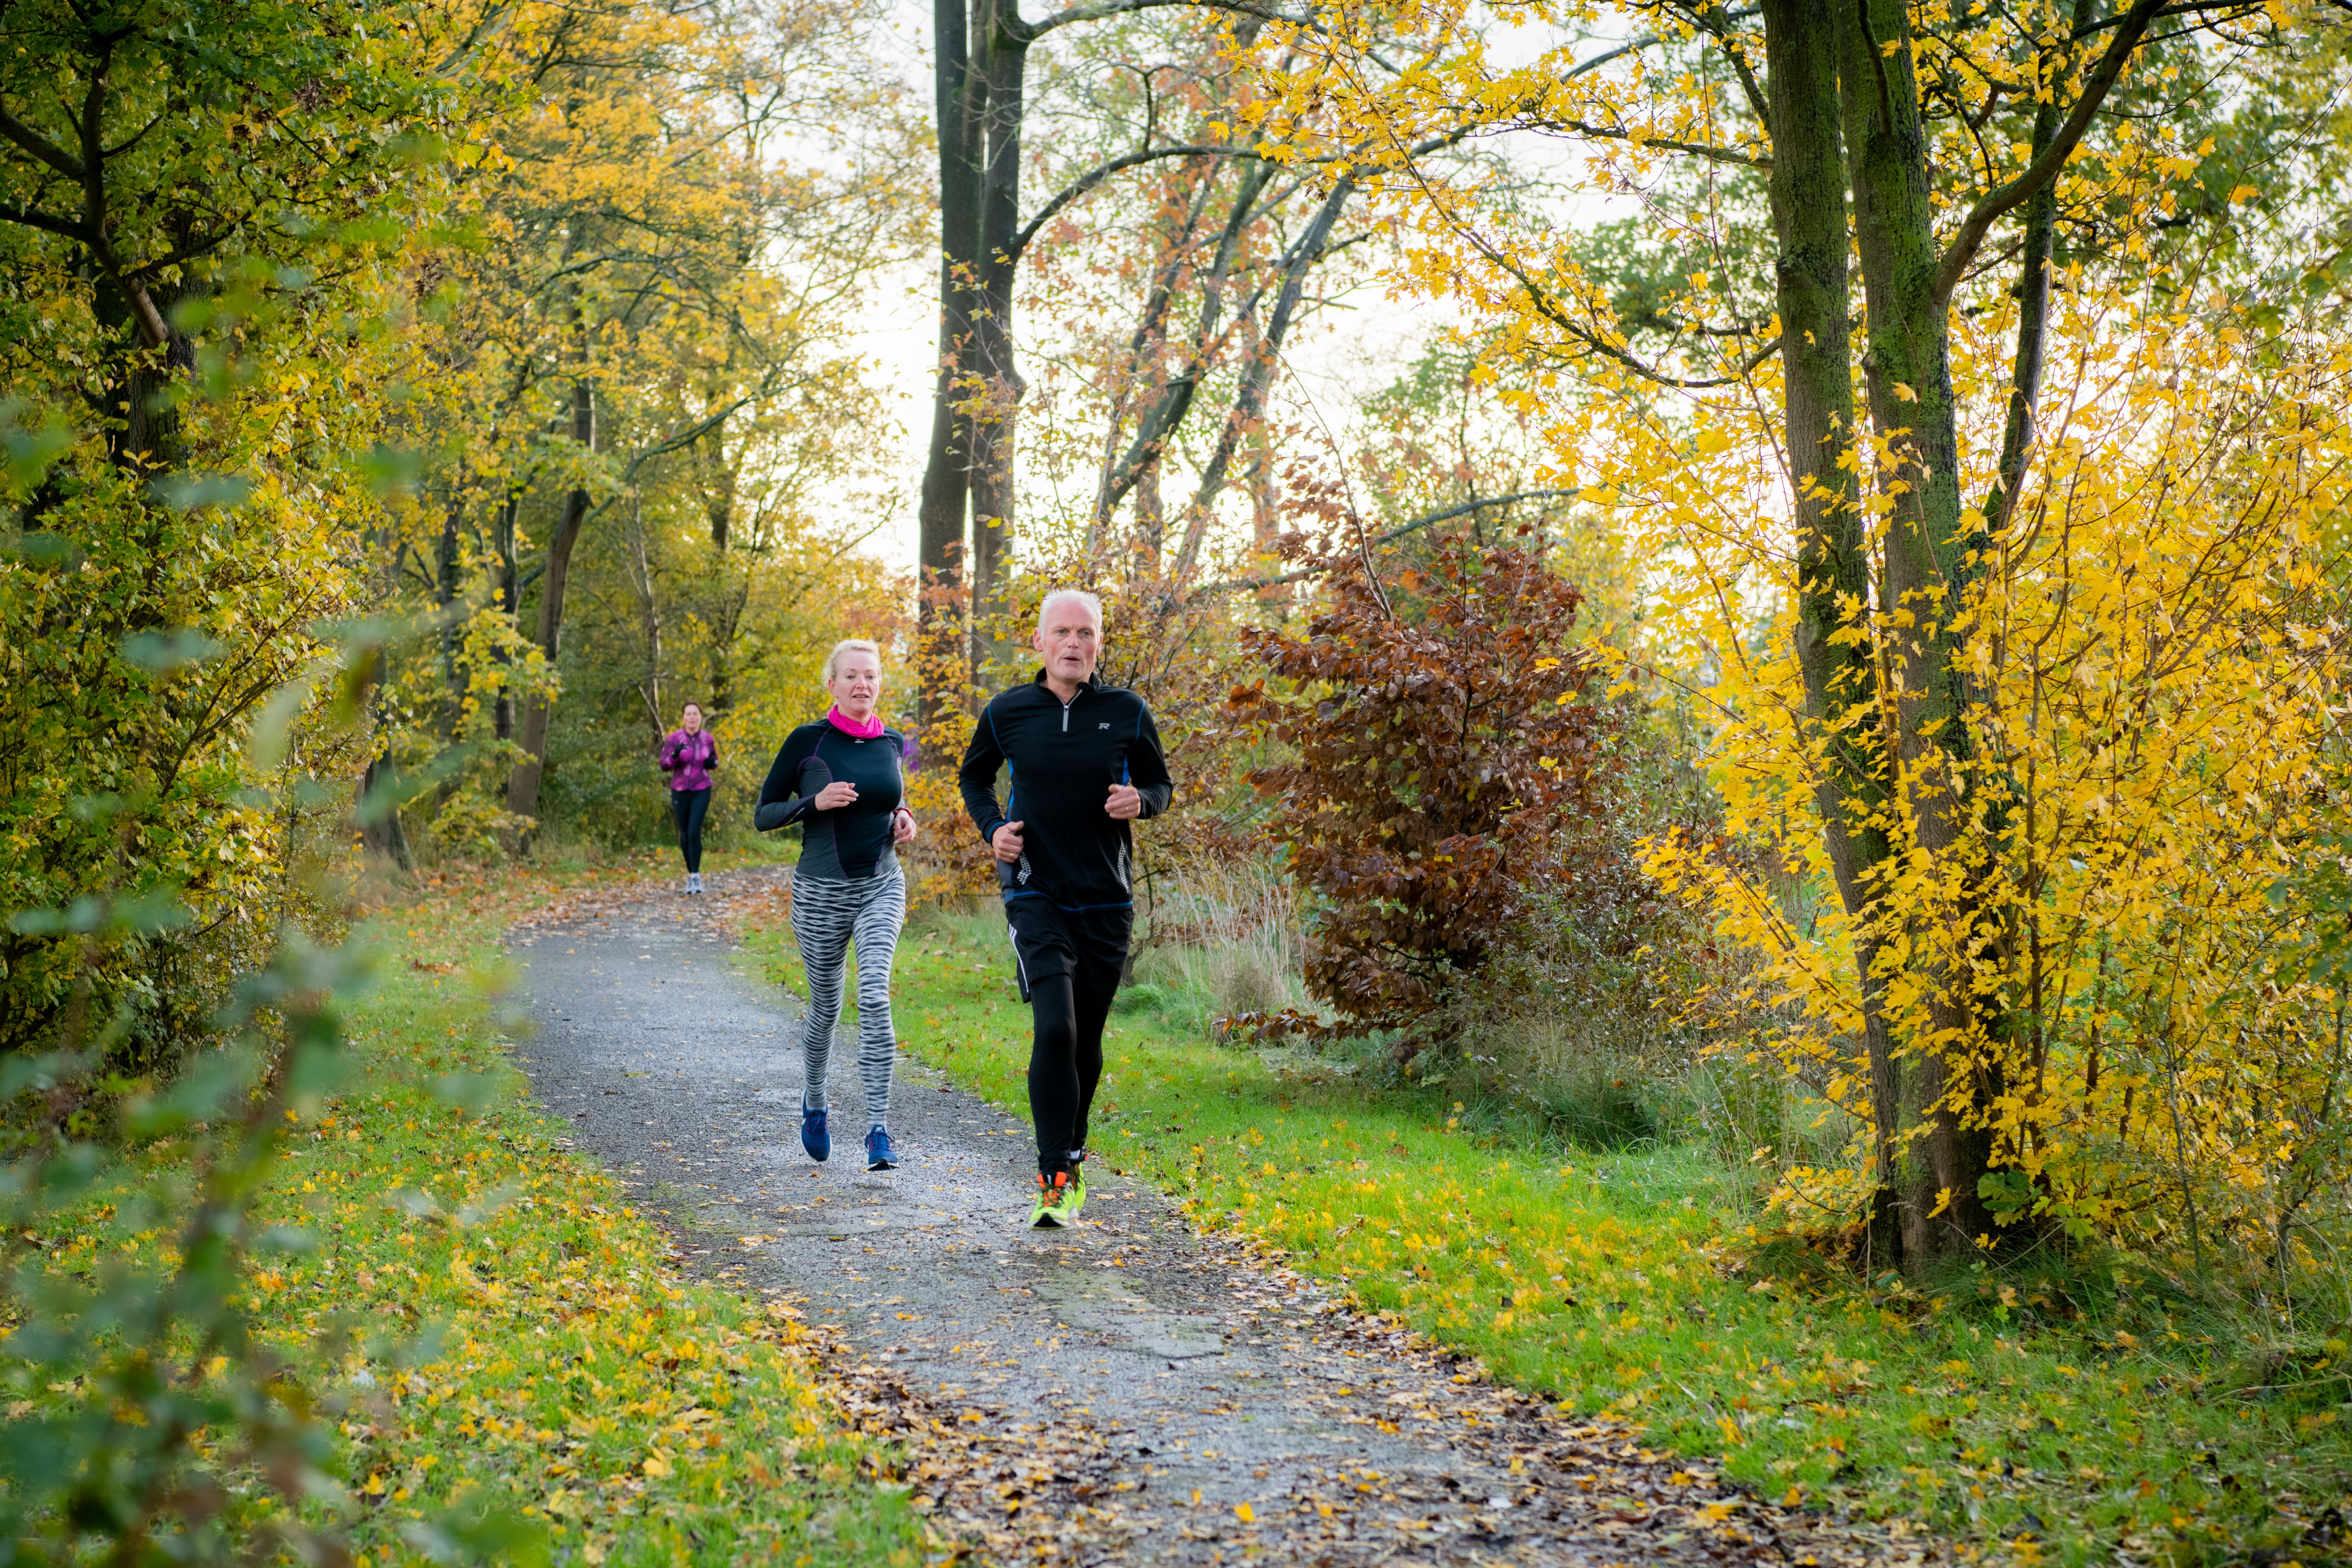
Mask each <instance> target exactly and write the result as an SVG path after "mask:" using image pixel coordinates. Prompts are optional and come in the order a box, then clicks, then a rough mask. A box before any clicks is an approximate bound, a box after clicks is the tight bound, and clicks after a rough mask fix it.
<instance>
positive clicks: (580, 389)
mask: <svg viewBox="0 0 2352 1568" xmlns="http://www.w3.org/2000/svg"><path fill="white" fill-rule="evenodd" d="M572 439H573V440H575V441H577V442H579V443H580V447H581V449H582V450H583V451H587V452H593V451H594V450H595V449H596V393H595V389H594V387H593V386H592V385H591V384H590V383H589V382H588V380H587V379H586V378H585V377H584V376H583V378H582V379H581V380H579V381H577V382H575V383H573V384H572ZM588 503H589V495H588V492H587V491H586V490H585V489H580V488H578V487H574V488H573V489H571V490H569V491H567V492H565V494H564V497H563V511H562V516H561V517H560V518H559V519H558V520H557V521H556V524H555V535H554V537H553V538H551V539H550V540H549V541H548V542H547V566H546V570H545V571H543V572H542V573H541V574H540V579H539V630H538V635H537V636H536V637H533V639H532V640H533V641H535V642H537V643H538V644H539V650H540V652H541V653H542V654H544V655H545V656H546V658H547V665H548V668H549V669H550V670H552V669H554V668H555V667H556V658H557V655H558V654H559V653H560V652H561V651H562V640H563V593H564V589H565V588H566V586H568V585H569V583H570V580H571V576H572V548H573V546H575V545H577V544H578V543H579V542H580V530H581V526H582V525H583V523H585V522H586V521H588ZM554 711H555V703H554V700H553V699H552V698H551V697H547V696H536V697H532V698H530V699H529V700H526V701H525V702H524V703H523V705H522V725H521V732H520V736H519V737H518V738H519V740H520V742H521V745H522V749H523V750H524V751H525V752H528V753H529V755H528V756H527V757H526V758H525V759H524V760H523V761H522V762H520V763H517V764H516V765H515V770H514V772H513V773H510V774H509V775H508V778H507V809H508V810H509V811H510V812H513V813H514V814H515V815H516V816H537V815H538V813H539V784H540V780H541V778H542V777H544V776H545V775H546V773H547V725H548V721H549V720H550V719H551V718H552V717H553V716H554Z"/></svg>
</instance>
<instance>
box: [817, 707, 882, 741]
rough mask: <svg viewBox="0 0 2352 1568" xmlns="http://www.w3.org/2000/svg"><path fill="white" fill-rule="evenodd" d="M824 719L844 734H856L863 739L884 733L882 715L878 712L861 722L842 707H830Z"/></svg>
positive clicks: (869, 738)
mask: <svg viewBox="0 0 2352 1568" xmlns="http://www.w3.org/2000/svg"><path fill="white" fill-rule="evenodd" d="M824 721H825V722H826V723H828V724H830V725H832V726H833V727H834V728H835V729H836V730H838V731H841V732H842V733H843V734H845V735H855V736H856V737H857V738H858V739H859V740H861V741H870V740H873V739H874V738H875V737H876V736H877V735H879V734H880V733H882V715H881V714H880V713H878V712H877V713H876V714H875V715H874V717H872V718H871V719H868V720H866V721H865V722H864V723H862V724H861V723H859V722H858V721H856V720H855V719H852V718H851V717H850V716H849V715H848V714H846V713H844V712H843V711H842V710H840V709H838V708H829V709H827V710H825V715H824Z"/></svg>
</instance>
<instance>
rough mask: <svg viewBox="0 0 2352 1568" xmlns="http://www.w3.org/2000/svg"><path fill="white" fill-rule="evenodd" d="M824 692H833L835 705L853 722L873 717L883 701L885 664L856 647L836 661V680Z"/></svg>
mask: <svg viewBox="0 0 2352 1568" xmlns="http://www.w3.org/2000/svg"><path fill="white" fill-rule="evenodd" d="M824 689H826V690H827V691H829V692H831V693H833V705H834V706H835V707H836V708H838V709H840V710H842V711H843V712H844V713H846V714H848V715H849V716H850V717H851V718H852V719H864V718H866V717H869V716H870V715H871V714H872V713H873V711H874V709H875V705H876V704H877V703H879V702H880V701H881V700H882V662H881V660H879V659H877V658H875V657H874V656H873V655H872V654H870V653H867V652H866V651H865V650H864V649H862V648H852V649H850V650H849V651H848V652H847V653H845V654H843V655H842V656H841V657H840V658H837V659H835V660H834V661H833V679H831V680H828V681H826V682H825V683H824Z"/></svg>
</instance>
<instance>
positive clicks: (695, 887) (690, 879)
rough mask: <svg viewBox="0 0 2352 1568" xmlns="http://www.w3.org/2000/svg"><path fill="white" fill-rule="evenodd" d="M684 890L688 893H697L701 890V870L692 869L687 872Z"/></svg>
mask: <svg viewBox="0 0 2352 1568" xmlns="http://www.w3.org/2000/svg"><path fill="white" fill-rule="evenodd" d="M686 890H687V891H688V892H689V893H698V892H700V891H702V873H701V872H699V871H694V872H689V873H688V876H687V879H686Z"/></svg>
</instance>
